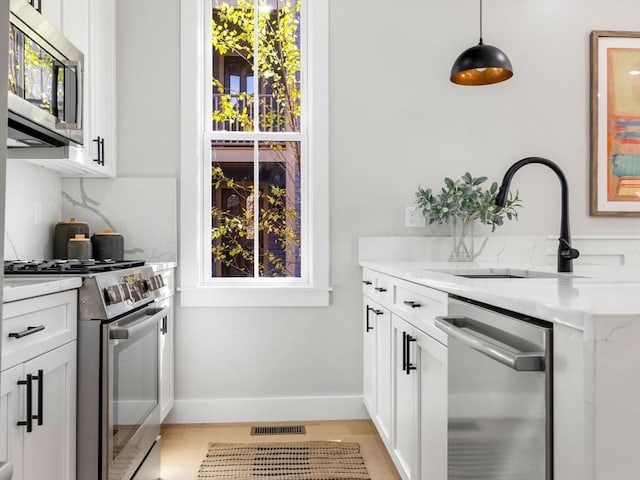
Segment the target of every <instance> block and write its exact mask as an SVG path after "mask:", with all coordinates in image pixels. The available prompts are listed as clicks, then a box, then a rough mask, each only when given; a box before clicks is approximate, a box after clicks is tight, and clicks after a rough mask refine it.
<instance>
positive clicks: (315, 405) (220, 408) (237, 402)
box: [165, 395, 369, 423]
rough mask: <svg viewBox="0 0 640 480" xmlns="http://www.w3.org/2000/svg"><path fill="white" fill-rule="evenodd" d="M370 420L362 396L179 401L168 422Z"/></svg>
mask: <svg viewBox="0 0 640 480" xmlns="http://www.w3.org/2000/svg"><path fill="white" fill-rule="evenodd" d="M366 419H369V414H368V413H367V411H366V409H365V407H364V402H363V400H362V396H361V395H344V396H326V397H325V396H322V397H280V398H217V399H191V400H186V399H185V400H176V403H175V407H174V408H173V410H172V411H171V413H169V415H168V416H167V418H166V419H165V423H231V422H280V421H293V422H296V421H305V420H306V421H311V420H366Z"/></svg>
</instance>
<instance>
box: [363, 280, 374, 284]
mask: <svg viewBox="0 0 640 480" xmlns="http://www.w3.org/2000/svg"><path fill="white" fill-rule="evenodd" d="M362 283H364V284H365V285H373V282H372V281H371V280H363V281H362Z"/></svg>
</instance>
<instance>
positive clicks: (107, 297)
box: [104, 285, 125, 305]
mask: <svg viewBox="0 0 640 480" xmlns="http://www.w3.org/2000/svg"><path fill="white" fill-rule="evenodd" d="M124 300H125V294H124V292H123V291H122V288H121V287H120V285H111V286H109V287H106V288H105V289H104V301H105V303H106V304H107V305H114V304H116V303H120V302H123V301H124Z"/></svg>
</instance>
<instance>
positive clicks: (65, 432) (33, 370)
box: [23, 341, 76, 480]
mask: <svg viewBox="0 0 640 480" xmlns="http://www.w3.org/2000/svg"><path fill="white" fill-rule="evenodd" d="M24 373H25V375H26V374H29V373H30V374H32V375H37V376H38V380H37V381H34V385H33V410H34V412H33V414H34V415H39V414H40V412H41V414H42V418H39V419H38V420H35V419H34V421H33V422H34V424H33V431H32V432H30V433H26V432H25V433H24V453H25V455H24V476H23V478H24V480H42V479H45V478H51V479H60V480H73V479H75V465H76V461H75V459H76V457H75V448H76V421H75V417H76V342H75V341H74V342H70V343H67V344H65V345H63V346H62V347H59V348H56V349H55V350H52V351H50V352H48V353H45V354H44V355H40V356H39V357H36V358H34V359H33V360H30V361H28V362H25V363H24ZM41 375H42V377H41ZM40 378H42V380H40ZM40 392H41V395H42V404H40V402H39V397H40ZM40 423H41V424H42V425H40Z"/></svg>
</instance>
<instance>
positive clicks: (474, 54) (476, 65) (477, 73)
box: [450, 0, 513, 85]
mask: <svg viewBox="0 0 640 480" xmlns="http://www.w3.org/2000/svg"><path fill="white" fill-rule="evenodd" d="M512 76H513V67H512V66H511V62H510V61H509V58H508V57H507V56H506V55H505V53H504V52H503V51H502V50H500V49H499V48H496V47H493V46H491V45H485V44H484V43H483V42H482V0H480V42H479V43H478V45H476V46H474V47H471V48H468V49H467V50H465V51H464V52H462V53H461V54H460V56H459V57H458V58H457V59H456V61H455V62H454V63H453V67H451V77H450V78H451V81H452V82H453V83H457V84H458V85H491V84H492V83H499V82H502V81H504V80H508V79H510V78H511V77H512Z"/></svg>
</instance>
